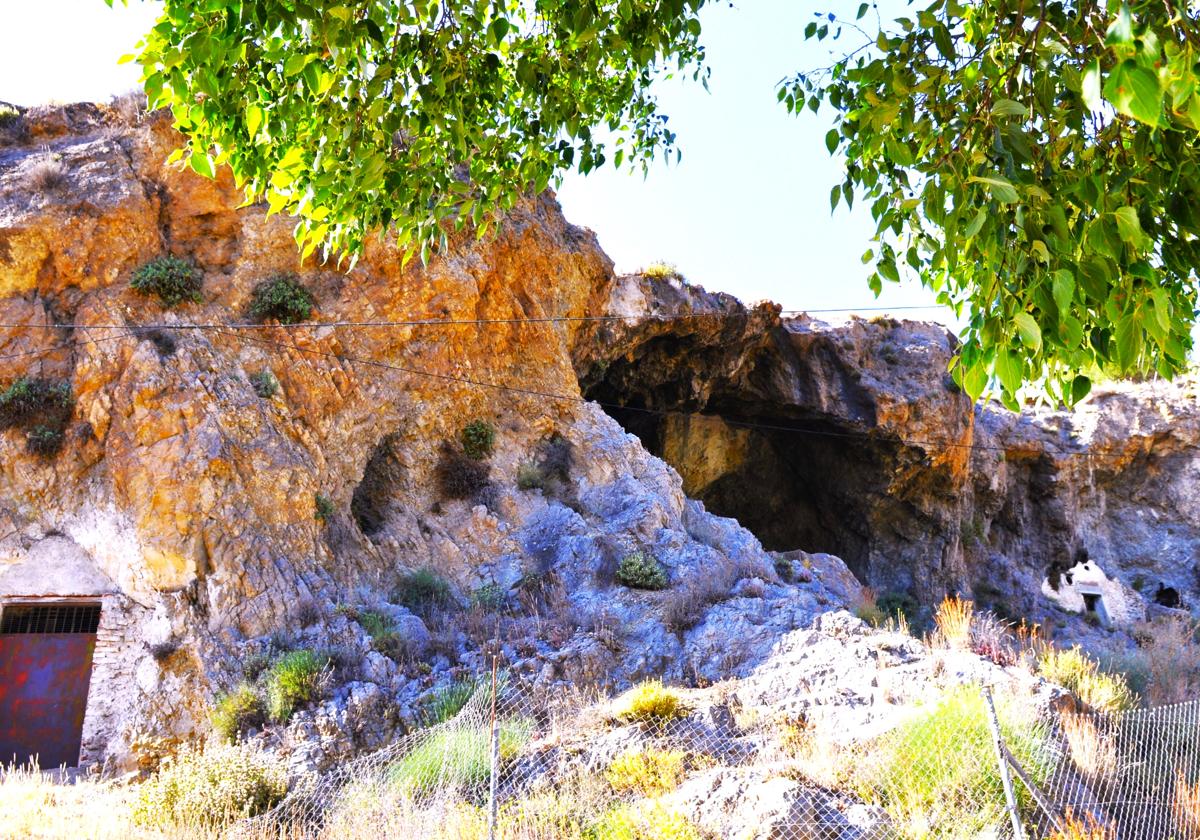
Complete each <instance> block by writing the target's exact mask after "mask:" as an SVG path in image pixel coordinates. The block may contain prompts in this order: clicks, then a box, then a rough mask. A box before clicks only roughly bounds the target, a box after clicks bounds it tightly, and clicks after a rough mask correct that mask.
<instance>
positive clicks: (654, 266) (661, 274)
mask: <svg viewBox="0 0 1200 840" xmlns="http://www.w3.org/2000/svg"><path fill="white" fill-rule="evenodd" d="M641 274H642V276H643V277H646V278H649V279H650V280H679V281H680V282H683V281H685V280H686V279H687V278H685V277H684V276H683V275H682V274H680V273H679V269H678V268H676V266H675V264H674V263H669V262H663V261H661V260H660V261H658V262H652V263H650V265H648V266H646V267H645V268H643V269H642V272H641Z"/></svg>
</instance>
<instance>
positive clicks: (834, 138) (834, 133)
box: [825, 128, 838, 154]
mask: <svg viewBox="0 0 1200 840" xmlns="http://www.w3.org/2000/svg"><path fill="white" fill-rule="evenodd" d="M837 147H838V130H837V129H836V128H831V129H830V130H829V131H828V132H826V134H825V148H827V149H829V154H833V153H834V152H836V151H837Z"/></svg>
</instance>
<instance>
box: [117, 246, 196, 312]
mask: <svg viewBox="0 0 1200 840" xmlns="http://www.w3.org/2000/svg"><path fill="white" fill-rule="evenodd" d="M203 283H204V276H203V275H202V274H201V272H200V269H199V268H197V267H196V266H195V265H194V264H193V263H191V262H189V261H188V260H185V259H181V258H179V257H175V256H170V255H167V256H163V257H156V258H154V259H152V260H150V262H148V263H146V264H145V265H143V266H141V267H140V268H138V269H137V270H136V271H135V272H133V279H132V280H131V281H130V283H129V288H131V289H133V290H134V291H135V292H137V293H138V294H142V295H154V296H155V297H157V298H158V299H159V300H160V301H162V303H163V305H164V306H167V307H173V306H178V305H179V304H181V303H186V302H189V301H190V302H192V303H199V302H200V290H201V288H202V287H203Z"/></svg>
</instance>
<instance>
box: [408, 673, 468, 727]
mask: <svg viewBox="0 0 1200 840" xmlns="http://www.w3.org/2000/svg"><path fill="white" fill-rule="evenodd" d="M477 687H478V683H476V681H475V680H459V681H458V682H453V683H451V684H450V685H448V686H446V687H444V688H441V689H439V690H438V691H437V692H435V693H434V695H433V696H432V697H430V698H429V699H428V700H427V701H425V705H424V708H422V709H421V722H422V723H423V724H424V725H425V726H436V725H437V724H439V723H445V722H446V721H448V720H450V719H451V718H452V717H455V716H456V715H457V714H458V713H459V712H461V711H462V710H463V707H464V706H466V705H467V703H468V702H470V700H471V698H472V697H474V696H475V689H476V688H477Z"/></svg>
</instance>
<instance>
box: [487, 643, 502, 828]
mask: <svg viewBox="0 0 1200 840" xmlns="http://www.w3.org/2000/svg"><path fill="white" fill-rule="evenodd" d="M490 746H491V769H490V772H489V777H490V779H489V785H488V840H496V785H497V782H498V776H499V772H500V725H499V722H498V719H497V717H496V657H494V656H493V657H492V735H491V744H490Z"/></svg>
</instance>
